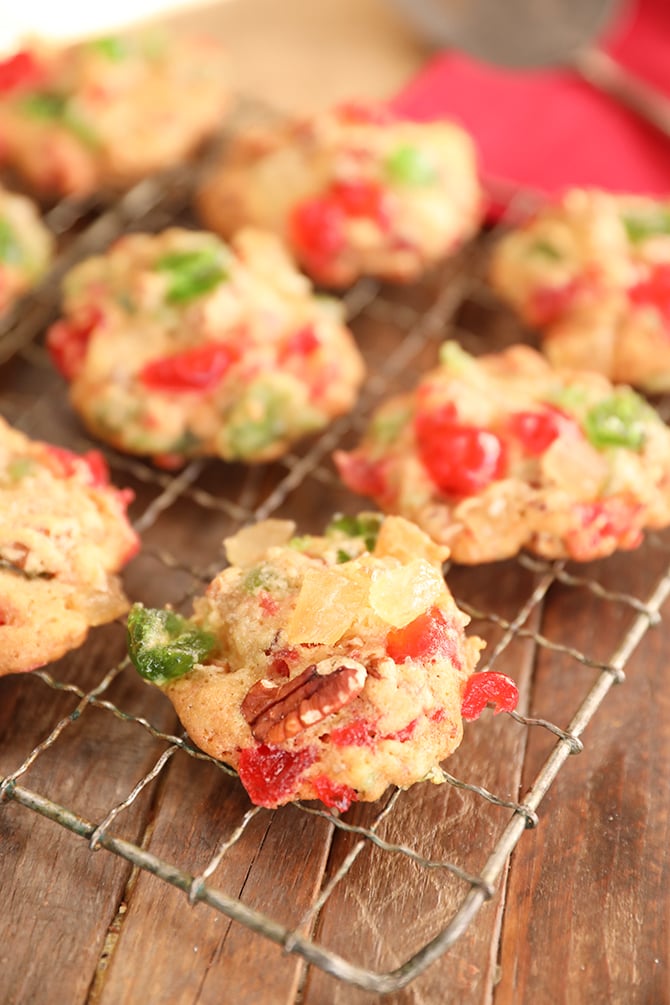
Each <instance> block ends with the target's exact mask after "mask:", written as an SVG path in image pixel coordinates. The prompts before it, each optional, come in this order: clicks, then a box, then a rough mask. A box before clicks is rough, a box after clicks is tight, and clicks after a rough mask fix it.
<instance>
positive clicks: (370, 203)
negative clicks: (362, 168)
mask: <svg viewBox="0 0 670 1005" xmlns="http://www.w3.org/2000/svg"><path fill="white" fill-rule="evenodd" d="M331 192H332V195H333V198H334V199H335V200H336V201H337V203H338V205H339V206H341V207H342V209H343V210H344V212H345V213H346V214H347V216H361V217H367V218H368V219H370V220H374V221H375V223H377V224H378V225H379V226H380V227H381V228H382V229H385V228H386V227H388V223H389V210H388V193H387V191H386V190H385V189H384V188H383V186H382V185H380V184H379V182H376V181H371V180H367V179H363V178H350V179H347V180H345V179H342V180H341V181H336V182H334V183H333V185H332V188H331Z"/></svg>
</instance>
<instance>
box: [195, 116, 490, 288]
mask: <svg viewBox="0 0 670 1005" xmlns="http://www.w3.org/2000/svg"><path fill="white" fill-rule="evenodd" d="M198 205H199V209H200V212H201V215H202V218H203V220H204V221H205V223H206V225H207V226H208V227H211V228H212V230H215V231H217V232H218V233H220V234H222V235H223V236H224V237H229V236H230V235H231V234H233V233H234V232H235V230H236V229H237V228H239V227H240V226H242V225H244V224H252V225H256V226H262V227H267V228H269V229H271V230H273V231H275V232H276V233H277V234H279V235H280V236H281V237H282V238H283V239H284V241H285V242H286V243H287V244H288V245H289V247H290V248H291V250H292V252H293V254H294V256H295V257H296V259H297V260H298V262H299V263H300V265H301V266H302V267H303V268H304V270H305V271H306V272H308V273H309V274H310V275H311V276H312V277H313V278H314V279H315V280H316V281H317V282H319V283H320V284H323V285H325V286H346V285H348V284H349V283H352V282H353V281H354V280H355V279H357V278H358V277H359V276H363V275H367V276H379V277H381V278H384V279H389V280H395V281H407V280H410V279H414V278H415V277H416V276H418V275H420V274H421V273H422V272H423V271H424V270H425V269H426V268H427V267H428V266H430V265H432V264H433V263H435V262H436V261H439V260H440V259H442V258H444V257H445V256H446V255H448V254H449V253H450V252H453V251H454V250H455V249H456V248H457V247H458V246H459V245H460V244H462V243H463V241H465V240H466V239H467V238H469V237H470V236H471V235H472V234H474V233H475V231H476V230H477V228H478V225H479V222H480V219H481V213H482V194H481V190H480V186H479V182H478V179H477V168H476V162H475V152H474V147H473V144H472V142H471V140H470V137H469V136H468V135H467V133H465V132H464V131H463V130H462V129H460V128H459V127H458V126H456V125H454V124H453V123H450V122H433V123H417V122H408V121H403V120H401V119H398V118H396V116H395V115H394V114H393V113H392V112H391V111H390V110H389V109H387V108H384V107H383V106H373V105H369V106H366V105H353V104H350V105H341V106H339V107H338V108H335V109H333V110H330V111H327V112H324V113H322V114H321V115H318V116H315V117H313V118H311V119H308V120H302V121H298V122H294V123H292V124H290V125H289V126H287V127H286V126H285V127H280V128H279V129H276V130H274V131H268V132H266V133H264V134H261V133H258V134H254V135H251V136H248V135H247V136H244V135H243V136H241V137H240V138H239V139H238V140H237V142H234V143H233V146H232V150H230V151H227V152H226V153H225V154H224V157H223V159H222V161H221V162H220V164H219V165H218V167H217V168H215V170H214V171H213V172H212V173H211V175H210V177H209V178H208V179H206V180H205V182H204V184H203V186H202V187H201V190H200V192H199V195H198Z"/></svg>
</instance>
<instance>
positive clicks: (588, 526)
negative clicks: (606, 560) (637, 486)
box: [566, 496, 643, 561]
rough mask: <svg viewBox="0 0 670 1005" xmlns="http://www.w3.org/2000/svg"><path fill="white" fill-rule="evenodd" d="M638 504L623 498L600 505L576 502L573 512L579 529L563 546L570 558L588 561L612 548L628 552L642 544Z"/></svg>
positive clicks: (639, 505) (607, 552)
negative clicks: (575, 514)
mask: <svg viewBox="0 0 670 1005" xmlns="http://www.w3.org/2000/svg"><path fill="white" fill-rule="evenodd" d="M641 511H642V506H641V504H640V503H638V502H635V500H633V499H627V498H626V497H624V496H612V497H611V498H610V499H603V500H601V501H599V502H592V503H579V504H578V505H577V506H576V512H577V515H578V517H579V520H580V523H581V529H578V530H573V531H570V533H569V534H568V535H567V539H566V544H567V547H568V551H569V553H570V556H571V558H575V559H577V560H578V561H588V560H589V559H591V558H597V557H598V556H602V555H607V554H609V553H610V552H611V551H613V550H614V549H615V548H621V549H623V550H624V551H629V550H630V549H631V548H637V547H638V545H639V544H640V543H641V542H642V537H643V534H642V529H641V527H640V525H639V517H640V513H641Z"/></svg>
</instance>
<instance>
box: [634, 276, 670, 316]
mask: <svg viewBox="0 0 670 1005" xmlns="http://www.w3.org/2000/svg"><path fill="white" fill-rule="evenodd" d="M628 297H629V299H630V301H631V303H633V304H636V305H637V306H640V307H643V306H652V307H655V308H656V309H657V310H658V312H659V313H660V314H661V316H662V317H663V320H664V321H665V322H667V323H670V264H669V263H667V262H663V263H661V264H660V265H656V266H655V267H654V268H653V269H652V271H651V272H650V274H649V276H648V277H647V279H643V280H642V281H641V282H639V283H636V285H635V286H631V288H630V289H629V290H628Z"/></svg>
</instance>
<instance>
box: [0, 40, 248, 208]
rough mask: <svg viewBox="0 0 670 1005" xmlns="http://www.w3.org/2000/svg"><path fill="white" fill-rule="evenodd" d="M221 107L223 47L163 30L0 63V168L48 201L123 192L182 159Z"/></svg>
mask: <svg viewBox="0 0 670 1005" xmlns="http://www.w3.org/2000/svg"><path fill="white" fill-rule="evenodd" d="M227 106H228V91H227V83H226V62H225V56H224V53H223V50H222V48H221V46H220V45H219V44H218V43H216V42H214V41H212V40H210V39H208V38H205V37H190V36H188V35H184V36H181V35H180V36H178V37H177V36H176V35H172V34H170V33H168V32H166V31H164V30H162V29H153V30H150V31H149V30H148V31H145V32H143V33H138V34H134V35H127V36H126V35H123V36H122V35H118V36H117V35H110V36H107V37H105V38H98V39H94V40H92V41H86V42H80V43H77V44H74V45H70V46H64V47H62V48H56V47H47V46H42V45H35V46H31V47H30V48H25V49H22V50H21V51H19V52H17V53H15V54H14V55H12V56H9V57H8V58H7V59H5V60H4V61H3V62H2V63H0V163H2V162H4V163H5V164H6V165H7V166H8V167H9V168H11V169H12V170H13V171H14V172H16V174H18V175H19V176H20V177H22V178H23V179H24V180H25V181H26V182H27V184H28V185H29V186H31V188H32V189H34V190H35V192H36V193H39V194H41V195H45V196H49V197H51V196H63V195H85V194H89V193H93V192H95V191H96V190H98V189H101V188H105V187H109V186H112V187H117V186H123V187H125V186H127V185H129V184H131V183H132V182H134V181H137V180H138V179H139V178H141V177H143V176H144V175H147V174H150V173H151V172H154V171H158V170H160V169H162V168H167V167H170V166H172V165H174V164H176V163H178V162H180V161H181V160H183V159H184V158H185V157H187V156H188V155H189V154H190V153H191V152H192V151H193V150H194V149H195V148H196V147H197V146H198V145H199V144H200V143H201V142H202V141H203V140H204V139H205V138H206V137H208V136H209V135H211V133H213V132H214V131H215V130H216V129H218V128H219V127H220V126H221V124H222V120H223V116H224V114H225V112H226V110H227Z"/></svg>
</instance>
